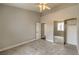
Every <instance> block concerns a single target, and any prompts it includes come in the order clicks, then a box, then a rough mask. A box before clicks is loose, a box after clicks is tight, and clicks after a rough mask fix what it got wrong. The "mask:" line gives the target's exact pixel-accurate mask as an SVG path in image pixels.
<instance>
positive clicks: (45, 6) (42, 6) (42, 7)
mask: <svg viewBox="0 0 79 59" xmlns="http://www.w3.org/2000/svg"><path fill="white" fill-rule="evenodd" d="M38 7H39V9H40V12H42V11H44V10H46V9H48V10H50V9H51V8H50V7H49V6H48V5H47V3H40V4H38Z"/></svg>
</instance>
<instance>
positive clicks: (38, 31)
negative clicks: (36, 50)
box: [36, 23, 41, 39]
mask: <svg viewBox="0 0 79 59" xmlns="http://www.w3.org/2000/svg"><path fill="white" fill-rule="evenodd" d="M40 38H41V23H36V39H40Z"/></svg>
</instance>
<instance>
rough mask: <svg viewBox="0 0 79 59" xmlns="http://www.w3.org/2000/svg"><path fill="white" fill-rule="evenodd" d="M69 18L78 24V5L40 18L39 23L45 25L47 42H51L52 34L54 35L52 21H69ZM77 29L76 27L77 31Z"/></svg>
mask: <svg viewBox="0 0 79 59" xmlns="http://www.w3.org/2000/svg"><path fill="white" fill-rule="evenodd" d="M70 18H77V22H79V5H75V6H72V7H68V8H64V9H62V10H59V11H56V12H54V13H50V14H48V15H44V16H42V17H41V22H42V23H46V24H47V34H46V35H47V40H48V41H52V40H53V33H54V32H53V28H54V25H53V21H56V20H57V21H63V20H66V19H70ZM77 25H78V24H77ZM78 27H79V26H78ZM78 27H77V31H78V29H79V28H78ZM78 32H79V31H78ZM78 43H79V39H78ZM78 43H77V44H78Z"/></svg>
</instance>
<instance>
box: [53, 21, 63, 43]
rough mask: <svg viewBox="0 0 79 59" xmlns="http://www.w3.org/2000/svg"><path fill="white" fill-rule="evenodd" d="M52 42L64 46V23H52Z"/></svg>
mask: <svg viewBox="0 0 79 59" xmlns="http://www.w3.org/2000/svg"><path fill="white" fill-rule="evenodd" d="M54 42H55V43H62V44H64V21H54Z"/></svg>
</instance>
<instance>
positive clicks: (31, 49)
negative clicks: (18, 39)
mask: <svg viewBox="0 0 79 59" xmlns="http://www.w3.org/2000/svg"><path fill="white" fill-rule="evenodd" d="M77 54H78V53H77V49H76V46H73V45H68V44H67V45H65V46H64V45H63V44H55V43H51V42H48V41H45V40H42V39H40V40H36V41H33V42H30V43H27V44H24V45H21V46H18V47H16V48H12V49H9V50H6V51H3V52H0V55H77Z"/></svg>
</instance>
